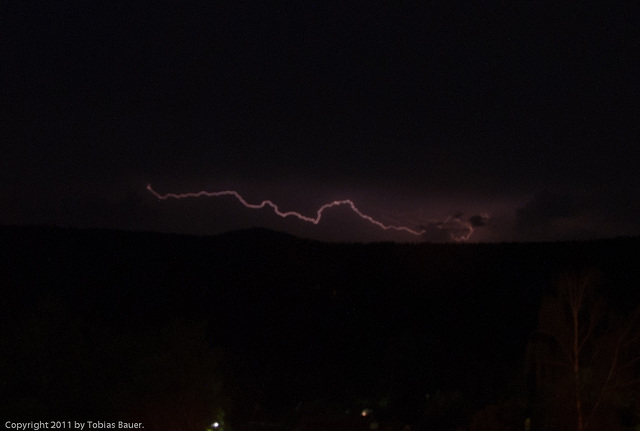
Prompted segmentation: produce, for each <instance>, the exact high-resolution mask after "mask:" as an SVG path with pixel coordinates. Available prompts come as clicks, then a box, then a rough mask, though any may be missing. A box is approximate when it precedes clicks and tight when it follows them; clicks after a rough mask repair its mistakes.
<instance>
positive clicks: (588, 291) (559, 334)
mask: <svg viewBox="0 0 640 431" xmlns="http://www.w3.org/2000/svg"><path fill="white" fill-rule="evenodd" d="M599 279H600V275H599V273H598V272H597V271H594V270H590V271H585V272H583V273H580V274H576V273H573V274H564V275H562V276H561V277H559V278H558V279H557V281H556V286H555V287H556V291H555V294H553V295H549V296H547V297H545V298H544V299H543V301H542V305H541V307H540V313H539V322H538V331H537V332H536V335H535V337H534V339H533V340H532V342H531V343H530V345H529V354H528V358H529V361H528V363H529V369H530V370H531V372H532V374H533V376H534V377H535V392H536V404H537V407H538V410H539V413H540V415H539V416H541V418H540V419H542V421H543V422H544V425H545V426H547V427H549V428H551V429H553V428H558V429H575V430H577V431H587V430H589V429H605V428H606V429H616V427H621V426H622V422H629V421H636V422H637V418H636V417H634V416H635V414H636V412H637V408H636V406H634V405H633V402H632V400H633V395H634V394H635V393H637V389H638V383H639V382H640V381H639V380H638V372H639V368H638V365H639V362H640V351H639V350H638V347H639V346H638V344H639V343H638V341H639V337H640V332H639V331H638V316H639V315H640V314H639V312H638V311H637V310H636V311H635V312H634V313H633V314H632V315H631V316H628V317H626V318H623V317H621V316H619V315H616V313H614V311H613V310H612V309H610V308H609V307H607V306H606V303H605V300H604V298H603V297H602V296H601V295H599V294H598V293H597V291H596V286H597V285H598V282H599ZM625 411H626V412H627V416H628V417H627V418H626V419H625V418H624V417H623V413H624V412H625Z"/></svg>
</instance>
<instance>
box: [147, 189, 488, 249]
mask: <svg viewBox="0 0 640 431" xmlns="http://www.w3.org/2000/svg"><path fill="white" fill-rule="evenodd" d="M147 190H148V191H149V192H150V193H151V194H153V195H154V196H155V197H156V198H158V199H160V200H168V199H187V198H200V197H203V196H205V197H221V196H233V197H235V198H236V199H237V200H238V202H240V203H241V204H242V205H244V206H245V207H246V208H249V209H262V208H264V207H267V206H268V207H270V208H271V209H272V210H273V212H274V213H275V214H276V215H278V216H280V217H282V218H287V217H295V218H297V219H299V220H302V221H305V222H308V223H313V224H314V225H317V224H319V223H320V221H321V220H322V215H323V213H324V211H325V210H327V209H329V208H333V207H337V206H341V205H346V206H348V207H349V208H351V210H352V211H353V212H354V213H356V214H357V215H358V216H359V217H361V218H363V219H364V220H367V221H368V222H369V223H371V224H373V225H375V226H377V227H379V228H380V229H383V230H395V231H402V232H407V233H409V234H411V235H415V236H421V235H424V234H425V233H427V229H428V228H432V229H438V230H443V231H446V232H448V233H449V236H450V237H451V239H453V240H454V241H467V240H468V239H469V238H470V237H471V235H472V234H473V232H474V226H473V223H470V222H469V221H465V220H462V219H461V218H460V215H459V214H458V215H456V216H452V217H448V218H447V219H446V220H444V221H430V222H428V223H427V224H426V225H424V224H423V225H419V226H418V228H417V229H413V228H410V227H408V226H403V225H400V224H385V223H382V222H380V221H378V220H376V219H374V218H373V217H371V216H370V215H367V214H365V213H363V212H362V211H360V210H359V209H358V207H356V205H355V204H354V203H353V201H352V200H350V199H344V200H339V201H333V202H329V203H326V204H324V205H322V206H321V207H320V208H319V209H318V210H317V211H316V216H315V217H309V216H305V215H303V214H300V213H299V212H296V211H286V212H285V211H281V210H280V208H278V206H277V205H276V204H275V203H273V202H272V201H270V200H263V201H262V202H260V203H259V204H252V203H249V202H247V201H246V200H245V199H244V198H243V197H242V196H241V195H240V193H238V192H237V191H235V190H223V191H219V192H207V191H200V192H190V193H167V194H164V195H162V194H160V193H158V192H156V191H155V190H154V189H153V188H152V187H151V184H148V185H147ZM486 217H487V218H488V216H486Z"/></svg>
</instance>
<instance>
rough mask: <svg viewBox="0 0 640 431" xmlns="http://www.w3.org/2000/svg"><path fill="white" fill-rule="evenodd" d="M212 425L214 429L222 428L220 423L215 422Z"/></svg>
mask: <svg viewBox="0 0 640 431" xmlns="http://www.w3.org/2000/svg"><path fill="white" fill-rule="evenodd" d="M211 425H213V427H214V428H218V427H219V426H220V424H219V423H218V422H214V423H212V424H211Z"/></svg>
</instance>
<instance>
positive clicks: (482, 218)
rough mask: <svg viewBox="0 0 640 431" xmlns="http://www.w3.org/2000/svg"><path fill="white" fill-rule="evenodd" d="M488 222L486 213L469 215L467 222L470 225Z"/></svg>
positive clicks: (480, 224)
mask: <svg viewBox="0 0 640 431" xmlns="http://www.w3.org/2000/svg"><path fill="white" fill-rule="evenodd" d="M488 222H489V215H488V214H476V215H473V216H471V217H469V223H471V226H473V227H482V226H486V225H487V223H488Z"/></svg>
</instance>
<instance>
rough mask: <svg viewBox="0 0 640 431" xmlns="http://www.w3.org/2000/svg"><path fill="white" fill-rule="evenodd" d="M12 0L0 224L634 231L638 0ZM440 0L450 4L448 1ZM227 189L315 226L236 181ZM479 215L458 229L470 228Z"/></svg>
mask: <svg viewBox="0 0 640 431" xmlns="http://www.w3.org/2000/svg"><path fill="white" fill-rule="evenodd" d="M220 3H221V2H214V1H189V2H184V1H179V2H178V1H175V2H163V1H160V2H144V1H126V2H124V1H106V2H97V1H86V0H83V1H64V2H44V1H35V2H31V1H10V2H8V3H6V4H3V6H1V7H0V140H1V141H2V143H3V144H2V147H3V149H4V155H3V157H2V158H1V159H0V160H1V161H0V181H1V183H2V185H3V193H2V197H0V224H9V225H16V224H20V225H24V224H47V225H58V226H72V227H107V228H117V229H127V230H150V231H161V232H178V233H190V234H217V233H221V232H225V231H229V230H234V229H243V228H249V227H265V228H269V229H276V230H280V231H286V232H291V233H294V234H296V235H300V236H304V237H309V238H315V239H324V240H330V241H334V240H341V241H378V240H393V241H452V240H455V239H460V238H461V237H463V236H469V241H532V240H535V241H538V240H573V239H590V238H601V237H615V236H626V235H638V234H640V223H639V221H638V218H639V217H640V174H639V173H638V166H640V149H639V148H638V143H639V138H640V125H639V124H640V8H639V7H638V6H636V5H634V6H631V5H632V4H633V3H625V6H621V5H617V4H616V5H607V6H606V7H605V6H604V4H605V3H606V2H603V6H602V7H601V8H595V7H591V6H589V7H588V6H585V5H584V4H577V3H576V4H574V3H572V2H570V3H566V2H548V3H547V4H544V5H543V4H541V3H539V2H535V4H530V3H528V2H527V3H525V2H522V3H520V2H491V1H489V2H477V3H474V2H427V1H423V2H387V3H386V5H382V6H381V5H378V4H375V5H374V4H372V3H371V2H349V1H342V2H323V1H303V2H291V4H285V3H281V2H250V1H233V2H222V3H225V4H224V5H220ZM449 3H455V5H451V4H449ZM147 184H151V185H152V186H153V188H154V190H156V191H157V192H158V193H160V194H166V193H187V192H198V191H201V190H207V191H211V192H215V191H221V190H236V191H238V192H239V193H240V194H241V195H242V196H243V197H244V198H245V199H246V200H247V201H248V202H251V203H260V202H261V201H262V200H264V199H270V200H272V201H273V202H274V203H276V204H277V205H278V207H279V208H280V209H281V210H282V211H298V212H300V213H303V214H305V215H308V216H314V215H315V212H316V211H317V210H318V208H319V207H320V206H321V205H323V204H324V203H327V202H330V201H332V200H335V199H351V200H352V201H353V202H354V203H355V204H356V205H357V207H358V208H359V209H360V210H361V211H362V212H363V213H365V214H367V215H370V216H371V217H373V218H374V219H376V220H379V221H380V222H381V223H383V224H385V225H387V224H393V225H403V226H407V227H409V228H411V229H415V230H424V231H425V233H424V234H423V235H420V236H414V235H412V234H410V233H407V232H394V231H384V230H382V229H380V228H378V227H377V226H375V225H373V224H371V223H369V222H368V221H366V220H363V219H361V218H359V217H358V216H357V215H356V214H355V213H354V212H352V211H351V210H350V209H349V208H348V207H345V206H342V207H338V208H332V209H329V210H327V211H326V212H324V213H323V219H322V221H321V222H320V223H319V224H318V225H317V226H316V225H314V224H310V223H306V222H304V221H301V220H297V219H293V218H287V219H281V218H279V217H277V216H276V215H275V214H274V213H273V211H271V210H270V209H269V208H265V209H262V210H251V209H247V208H244V207H243V206H242V205H241V204H240V203H239V202H238V201H237V200H236V199H235V198H233V197H230V196H227V197H216V198H206V197H202V198H197V199H196V198H191V199H183V200H176V199H169V200H159V199H157V198H156V197H155V196H154V195H153V194H151V193H149V191H148V190H147V188H146V187H147ZM467 234H470V235H467Z"/></svg>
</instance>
